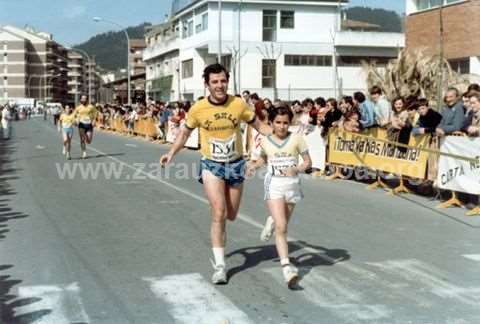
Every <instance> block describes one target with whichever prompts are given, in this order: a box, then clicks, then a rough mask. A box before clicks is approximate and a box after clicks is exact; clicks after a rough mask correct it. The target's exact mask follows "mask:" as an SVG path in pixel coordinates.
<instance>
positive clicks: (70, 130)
mask: <svg viewBox="0 0 480 324" xmlns="http://www.w3.org/2000/svg"><path fill="white" fill-rule="evenodd" d="M63 134H65V135H67V136H68V138H72V137H73V127H64V128H63Z"/></svg>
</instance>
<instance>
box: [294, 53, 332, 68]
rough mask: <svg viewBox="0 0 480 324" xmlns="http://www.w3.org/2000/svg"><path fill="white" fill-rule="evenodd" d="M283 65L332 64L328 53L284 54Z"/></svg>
mask: <svg viewBox="0 0 480 324" xmlns="http://www.w3.org/2000/svg"><path fill="white" fill-rule="evenodd" d="M285 66H332V57H331V56H329V55H285Z"/></svg>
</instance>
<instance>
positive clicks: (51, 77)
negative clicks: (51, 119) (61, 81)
mask: <svg viewBox="0 0 480 324" xmlns="http://www.w3.org/2000/svg"><path fill="white" fill-rule="evenodd" d="M61 76H62V74H61V73H59V74H55V75H51V76H48V75H47V76H45V96H44V99H43V100H44V101H45V103H46V101H47V95H50V86H49V82H48V80H49V79H50V81H52V80H53V79H56V78H58V77H61ZM47 88H48V90H47Z"/></svg>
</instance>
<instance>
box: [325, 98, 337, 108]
mask: <svg viewBox="0 0 480 324" xmlns="http://www.w3.org/2000/svg"><path fill="white" fill-rule="evenodd" d="M327 103H330V104H331V105H332V107H333V109H337V108H338V102H337V99H334V98H328V99H327Z"/></svg>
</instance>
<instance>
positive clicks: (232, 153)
mask: <svg viewBox="0 0 480 324" xmlns="http://www.w3.org/2000/svg"><path fill="white" fill-rule="evenodd" d="M236 138H237V137H236V136H235V135H233V136H232V137H230V138H229V139H226V140H221V139H217V138H212V139H210V141H209V144H210V156H211V159H212V160H214V161H217V162H229V161H231V160H233V159H235V158H236V157H237V155H238V153H237V147H236Z"/></svg>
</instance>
